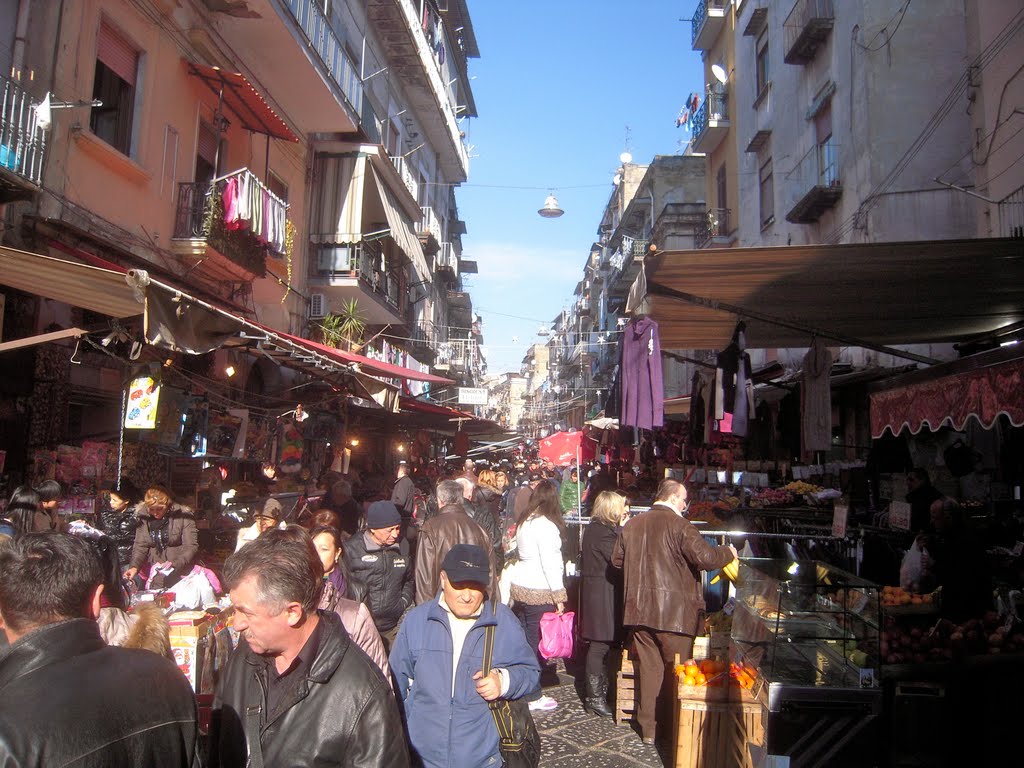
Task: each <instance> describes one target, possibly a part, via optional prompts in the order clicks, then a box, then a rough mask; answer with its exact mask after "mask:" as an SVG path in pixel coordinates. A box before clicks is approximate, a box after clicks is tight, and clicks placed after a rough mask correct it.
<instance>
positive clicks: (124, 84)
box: [89, 23, 139, 155]
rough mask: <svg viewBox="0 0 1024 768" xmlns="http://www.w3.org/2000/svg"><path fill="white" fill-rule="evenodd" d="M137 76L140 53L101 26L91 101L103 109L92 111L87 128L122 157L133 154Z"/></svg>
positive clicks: (110, 28)
mask: <svg viewBox="0 0 1024 768" xmlns="http://www.w3.org/2000/svg"><path fill="white" fill-rule="evenodd" d="M138 72H139V51H138V50H137V49H136V48H135V47H134V46H132V44H131V43H129V42H128V41H127V40H125V39H124V38H123V37H122V36H121V35H120V34H119V33H118V32H116V31H114V29H113V28H112V27H110V26H108V25H107V24H106V23H101V24H100V34H99V45H98V50H97V52H96V75H95V78H94V80H93V86H92V97H93V99H98V100H100V101H102V102H103V106H101V107H93V108H92V114H91V115H90V116H89V128H90V129H91V130H92V132H93V133H94V134H96V135H97V136H99V137H100V138H101V139H103V140H104V141H105V142H107V144H109V145H110V146H112V147H114V148H115V149H117V150H118V151H119V152H121V153H123V154H125V155H131V153H132V140H133V138H134V137H133V135H132V128H133V123H134V122H135V86H136V78H137V76H138Z"/></svg>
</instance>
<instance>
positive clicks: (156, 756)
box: [0, 533, 199, 768]
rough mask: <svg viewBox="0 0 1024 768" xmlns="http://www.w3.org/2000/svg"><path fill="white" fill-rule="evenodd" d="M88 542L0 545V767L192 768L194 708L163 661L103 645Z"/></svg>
mask: <svg viewBox="0 0 1024 768" xmlns="http://www.w3.org/2000/svg"><path fill="white" fill-rule="evenodd" d="M102 592H103V571H102V569H101V567H100V563H99V559H98V558H97V556H96V554H95V551H94V550H93V548H92V546H91V545H90V544H89V542H87V541H85V540H84V539H80V538H77V537H75V536H70V535H68V534H63V533H34V534H25V535H22V536H20V537H18V538H16V539H15V540H13V541H12V542H9V543H8V544H7V545H5V546H4V547H3V548H0V628H2V629H3V632H4V634H6V636H7V639H8V641H10V643H11V645H10V647H9V648H6V649H4V651H5V652H4V654H3V656H2V657H0V765H4V766H10V768H29V767H30V766H31V767H33V768H34V767H35V766H40V767H42V766H56V765H73V766H75V768H135V766H140V765H146V766H157V767H158V768H164V767H166V768H172V767H174V768H189V766H197V765H199V762H198V754H197V739H198V729H197V726H196V702H195V697H194V695H193V693H192V689H191V688H190V687H189V684H188V681H187V680H186V679H185V677H184V675H182V674H181V671H180V670H179V669H178V668H177V667H176V666H175V665H174V662H173V661H171V660H170V659H167V658H164V657H162V656H159V655H157V654H155V653H153V652H152V651H146V650H142V649H139V648H135V649H129V648H116V647H113V646H108V645H106V644H105V643H104V642H103V639H102V638H101V637H100V630H99V626H98V625H97V623H96V617H97V616H98V615H99V611H100V596H101V594H102Z"/></svg>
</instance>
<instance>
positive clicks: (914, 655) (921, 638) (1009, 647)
mask: <svg viewBox="0 0 1024 768" xmlns="http://www.w3.org/2000/svg"><path fill="white" fill-rule="evenodd" d="M1020 651H1024V627H1021V626H1020V625H1017V626H1016V627H1011V626H1008V625H1007V623H1005V622H1003V623H1001V622H1000V620H999V614H997V613H996V612H995V611H987V612H986V613H985V615H984V616H982V617H981V618H976V619H969V620H968V621H965V622H964V623H962V624H955V623H953V622H952V621H950V620H948V619H939V620H938V621H937V622H935V623H934V624H933V625H931V626H929V624H928V623H923V622H921V621H917V622H907V620H906V619H904V620H901V621H896V620H895V619H890V620H889V621H887V623H886V626H885V629H884V630H883V631H882V640H881V652H882V658H883V659H884V661H885V663H886V664H911V663H914V664H921V663H925V662H942V661H949V660H950V659H952V658H954V657H957V656H967V655H983V654H988V655H995V654H1001V653H1017V652H1020Z"/></svg>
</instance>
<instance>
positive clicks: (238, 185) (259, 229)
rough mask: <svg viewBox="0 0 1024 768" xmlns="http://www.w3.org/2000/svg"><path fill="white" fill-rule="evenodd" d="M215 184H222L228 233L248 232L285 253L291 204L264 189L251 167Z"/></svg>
mask: <svg viewBox="0 0 1024 768" xmlns="http://www.w3.org/2000/svg"><path fill="white" fill-rule="evenodd" d="M216 183H217V184H222V185H223V188H222V190H221V194H222V198H221V199H222V201H223V204H224V224H225V226H226V227H227V228H228V229H229V230H240V229H248V230H249V231H250V232H252V233H253V234H254V235H255V236H256V237H257V238H259V239H260V240H261V241H262V242H264V243H266V244H267V245H269V246H270V247H271V248H273V249H274V250H275V251H276V252H277V253H284V251H285V228H286V222H287V212H288V204H287V203H285V202H283V201H282V200H281V198H279V197H278V196H277V195H275V194H274V193H273V192H271V191H270V190H269V189H267V188H266V187H265V186H263V184H262V183H261V182H260V180H259V179H258V178H257V177H256V175H255V174H254V173H253V172H252V171H250V170H249V169H248V168H243V169H242V170H240V171H236V172H235V173H233V174H229V175H228V176H227V177H226V178H224V179H222V180H221V181H218V182H216Z"/></svg>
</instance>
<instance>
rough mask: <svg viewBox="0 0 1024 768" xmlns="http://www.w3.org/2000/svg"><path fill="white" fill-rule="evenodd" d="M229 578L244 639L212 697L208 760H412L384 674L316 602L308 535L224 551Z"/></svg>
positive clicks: (371, 765) (283, 535)
mask: <svg viewBox="0 0 1024 768" xmlns="http://www.w3.org/2000/svg"><path fill="white" fill-rule="evenodd" d="M224 582H225V585H226V586H227V588H228V590H229V592H230V594H231V602H232V604H233V605H234V608H235V619H234V625H235V629H237V630H238V631H239V633H240V635H241V638H240V640H239V644H238V648H237V649H236V650H235V652H234V654H232V656H231V659H230V660H229V661H228V664H227V666H226V667H225V669H224V675H223V677H222V679H221V683H220V686H219V689H218V691H217V695H216V698H215V699H214V703H213V721H212V724H211V731H210V764H211V766H218V765H220V766H225V768H245V766H253V767H254V768H259V767H260V766H264V765H265V766H267V767H268V768H270V767H271V766H285V765H323V766H348V767H350V768H356V767H357V766H358V767H359V768H392V767H395V768H404V767H405V766H408V765H409V754H408V751H407V749H406V746H405V741H404V740H403V739H401V738H395V734H398V733H401V732H402V731H401V728H402V723H401V720H400V719H399V715H398V706H397V704H396V702H395V698H394V696H393V694H392V693H391V689H390V688H389V686H388V683H387V681H386V680H385V679H384V675H383V674H381V671H380V669H378V667H377V665H376V664H374V663H373V662H372V661H371V660H370V658H369V657H368V656H367V655H366V654H365V653H363V651H362V650H360V648H359V646H357V645H356V644H355V643H353V642H352V641H351V640H350V639H349V636H348V634H347V633H346V632H345V629H344V627H343V626H342V624H341V619H340V618H339V617H338V615H337V614H336V613H334V612H330V611H318V610H317V609H316V606H317V604H318V602H319V600H320V592H321V590H322V587H323V565H322V564H321V563H320V558H319V557H318V556H317V554H316V550H315V549H314V548H313V543H312V541H310V539H309V537H308V536H307V535H306V534H305V533H303V532H301V531H299V532H296V531H292V530H274V531H267V532H266V533H264V534H263V535H262V536H260V537H259V538H258V539H256V541H254V542H252V543H251V544H248V545H246V546H245V547H243V548H242V549H241V550H239V551H238V552H236V553H235V554H233V555H232V556H231V557H229V558H228V560H227V562H226V563H225V565H224Z"/></svg>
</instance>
